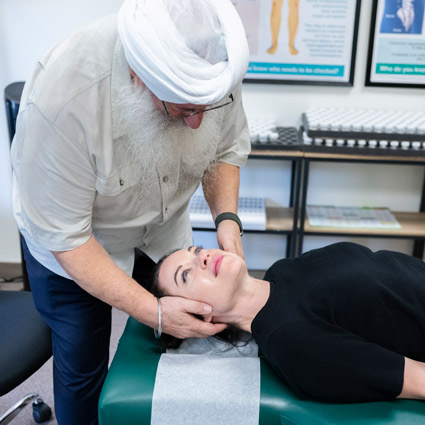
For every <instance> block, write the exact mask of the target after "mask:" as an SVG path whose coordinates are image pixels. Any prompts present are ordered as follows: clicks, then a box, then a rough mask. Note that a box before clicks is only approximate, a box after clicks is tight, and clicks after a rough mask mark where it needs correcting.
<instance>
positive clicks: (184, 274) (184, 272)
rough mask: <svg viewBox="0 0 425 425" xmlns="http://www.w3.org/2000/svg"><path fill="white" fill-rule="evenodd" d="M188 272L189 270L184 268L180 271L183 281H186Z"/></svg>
mask: <svg viewBox="0 0 425 425" xmlns="http://www.w3.org/2000/svg"><path fill="white" fill-rule="evenodd" d="M188 274H189V270H184V271H183V273H182V280H183V283H186V279H187V275H188Z"/></svg>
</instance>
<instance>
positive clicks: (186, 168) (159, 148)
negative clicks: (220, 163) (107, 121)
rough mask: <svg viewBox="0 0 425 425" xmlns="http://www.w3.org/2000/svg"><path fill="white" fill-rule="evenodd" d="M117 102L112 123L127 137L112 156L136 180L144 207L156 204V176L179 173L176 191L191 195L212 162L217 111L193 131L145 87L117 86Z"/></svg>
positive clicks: (175, 184)
mask: <svg viewBox="0 0 425 425" xmlns="http://www.w3.org/2000/svg"><path fill="white" fill-rule="evenodd" d="M116 105H117V110H118V111H119V113H118V116H117V117H116V119H117V122H116V124H117V125H119V126H120V128H123V129H124V131H125V134H126V136H125V137H124V138H123V139H122V140H121V141H120V142H119V146H118V147H117V149H118V150H116V152H115V154H116V155H118V156H120V157H121V158H122V159H121V161H123V163H124V164H125V166H126V168H129V169H130V173H131V176H132V180H133V181H134V180H136V181H138V184H139V185H140V190H139V194H140V195H139V197H140V199H139V201H140V202H141V203H143V204H144V206H145V207H147V206H149V205H152V204H153V203H154V202H155V200H154V199H152V194H155V193H158V192H157V191H158V184H159V183H158V181H159V180H158V179H159V177H160V176H164V175H169V176H177V178H176V180H177V181H176V182H174V183H173V184H174V186H173V187H174V190H175V194H177V195H178V194H181V193H183V192H185V191H187V190H190V191H191V193H190V195H191V194H192V193H193V192H194V190H195V189H196V187H197V185H198V184H199V181H200V179H201V178H202V176H203V174H204V172H205V170H206V169H207V168H208V167H210V166H211V165H212V164H213V163H214V161H215V156H216V150H217V144H218V142H219V140H218V139H219V134H220V132H219V129H220V126H219V125H220V121H221V114H217V113H215V111H214V112H211V113H208V114H205V115H204V118H203V120H202V124H201V126H200V127H199V128H198V129H196V130H193V129H191V128H189V127H188V126H187V125H186V124H185V123H184V121H183V120H182V119H170V118H168V117H167V115H166V114H165V112H164V111H163V110H160V109H158V107H157V106H156V105H155V103H154V101H153V95H152V93H151V92H150V91H149V90H148V89H146V88H145V87H139V86H136V85H133V84H132V85H128V86H125V87H123V88H122V89H121V90H120V92H119V95H118V98H117V99H116ZM190 195H189V196H190Z"/></svg>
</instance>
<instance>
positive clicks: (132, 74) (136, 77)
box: [128, 67, 145, 86]
mask: <svg viewBox="0 0 425 425" xmlns="http://www.w3.org/2000/svg"><path fill="white" fill-rule="evenodd" d="M128 69H129V70H130V75H131V78H133V80H134V81H135V82H136V84H137V85H138V86H144V85H145V84H144V83H143V81H142V80H141V79H140V78H139V77H138V76H137V74H136V73H135V72H134V71H133V70H132V69H131V68H130V67H128Z"/></svg>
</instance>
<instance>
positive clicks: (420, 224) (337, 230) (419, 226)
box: [304, 212, 425, 238]
mask: <svg viewBox="0 0 425 425" xmlns="http://www.w3.org/2000/svg"><path fill="white" fill-rule="evenodd" d="M392 214H394V216H395V218H396V219H397V221H398V222H399V223H400V225H401V229H358V228H348V227H325V226H323V227H321V226H310V224H309V222H308V219H306V220H305V222H304V233H306V234H307V233H311V234H314V233H322V234H323V233H328V234H330V235H332V234H341V233H343V234H347V235H358V236H361V235H372V236H380V235H382V236H395V237H417V238H421V237H425V213H411V212H392Z"/></svg>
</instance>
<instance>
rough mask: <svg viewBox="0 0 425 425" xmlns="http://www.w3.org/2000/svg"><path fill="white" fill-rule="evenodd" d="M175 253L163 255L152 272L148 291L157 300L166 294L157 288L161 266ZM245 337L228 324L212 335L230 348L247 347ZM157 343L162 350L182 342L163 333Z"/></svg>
mask: <svg viewBox="0 0 425 425" xmlns="http://www.w3.org/2000/svg"><path fill="white" fill-rule="evenodd" d="M176 251H177V250H174V251H171V252H169V253H168V254H166V255H164V256H163V257H162V258H161V259H160V260H159V261H158V263H157V265H156V266H155V267H154V268H153V270H152V274H151V276H150V282H149V290H150V292H151V293H152V294H153V295H155V297H157V298H162V297H165V296H167V293H166V292H165V291H164V290H163V289H161V288H160V287H159V282H158V275H159V270H160V268H161V265H162V263H163V262H164V261H165V260H166V259H167V258H168V257H169V256H170V255H171V254H173V253H174V252H176ZM194 316H195V317H197V318H198V319H200V320H204V318H203V316H201V315H198V314H195V315H194ZM247 335H249V334H247V332H244V331H243V330H242V329H240V328H238V327H236V326H235V325H232V324H229V325H228V326H227V328H226V329H225V330H224V331H222V332H219V333H218V334H216V335H214V337H215V338H218V339H220V340H221V341H224V342H227V343H228V344H230V345H232V346H235V347H241V346H244V345H247V344H248V343H249V341H250V340H251V338H252V337H250V336H249V337H247ZM159 341H160V343H161V345H163V346H164V348H178V347H179V346H180V344H181V343H182V342H183V339H180V338H176V337H175V336H172V335H168V334H164V333H163V334H162V335H161V337H160V339H159Z"/></svg>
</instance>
